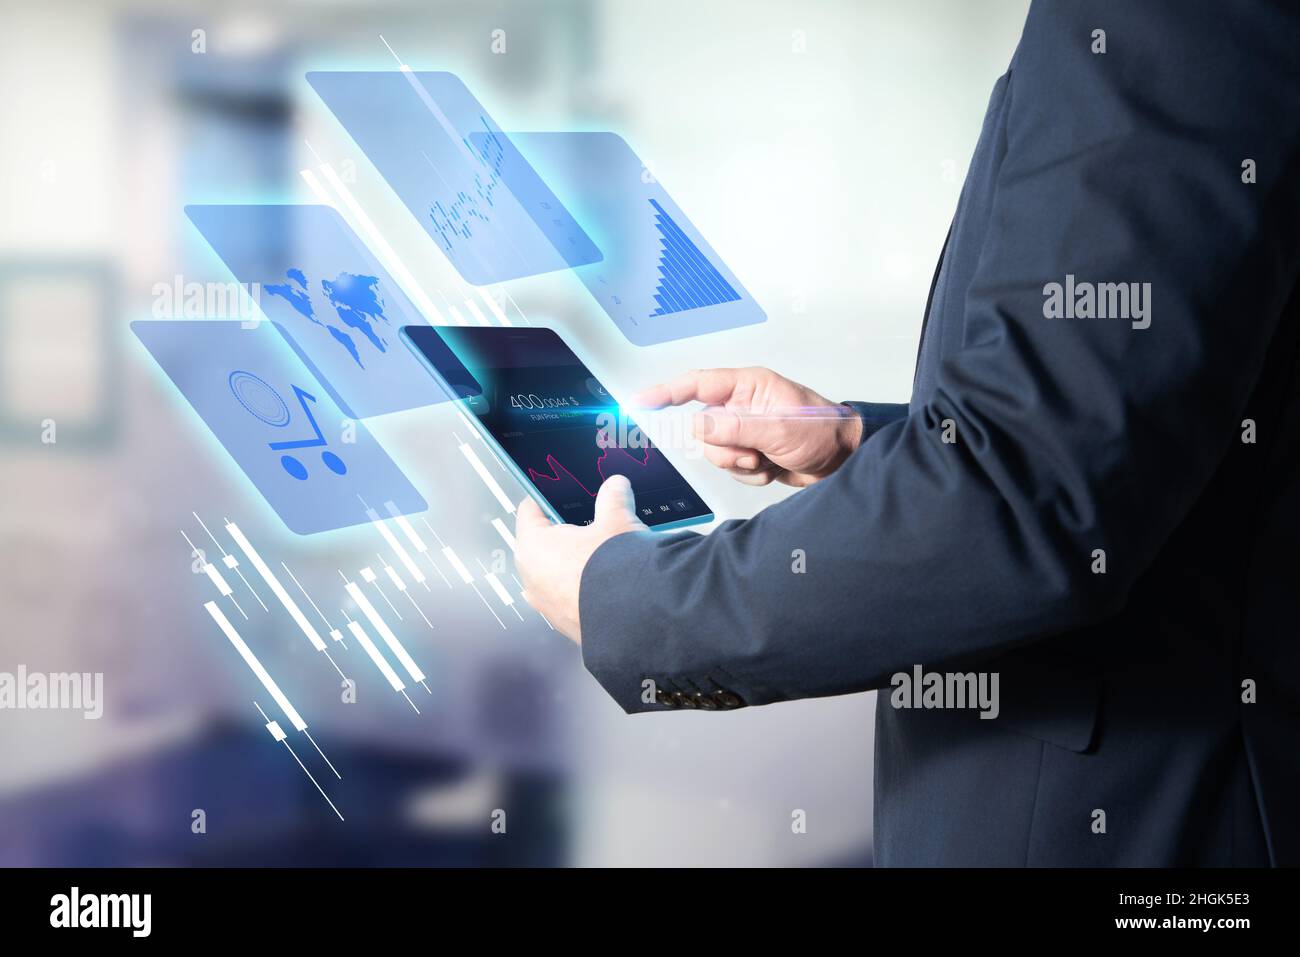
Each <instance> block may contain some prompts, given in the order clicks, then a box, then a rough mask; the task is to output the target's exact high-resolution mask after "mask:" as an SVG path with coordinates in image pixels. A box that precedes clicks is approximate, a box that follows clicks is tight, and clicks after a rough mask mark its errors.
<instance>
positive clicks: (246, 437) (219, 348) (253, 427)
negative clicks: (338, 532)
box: [131, 320, 428, 535]
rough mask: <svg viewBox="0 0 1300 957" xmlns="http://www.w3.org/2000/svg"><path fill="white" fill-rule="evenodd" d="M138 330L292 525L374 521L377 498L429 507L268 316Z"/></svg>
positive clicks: (138, 325)
mask: <svg viewBox="0 0 1300 957" xmlns="http://www.w3.org/2000/svg"><path fill="white" fill-rule="evenodd" d="M131 329H132V331H133V332H134V333H135V334H136V337H137V338H138V339H139V340H140V341H141V342H142V343H143V344H144V347H145V348H146V349H148V350H149V352H150V354H151V355H152V356H153V357H154V359H155V361H157V363H158V365H159V366H161V367H162V370H163V371H164V372H165V373H167V376H168V378H170V379H171V380H172V382H173V383H174V384H175V386H176V388H177V389H179V390H180V392H181V394H182V395H183V396H185V398H186V400H188V401H189V403H190V405H191V406H192V407H193V408H194V411H195V412H197V413H198V415H199V418H201V419H202V420H203V421H204V422H205V423H207V426H208V428H209V429H211V430H212V434H213V435H215V436H216V438H217V441H219V442H220V443H221V444H222V445H223V446H224V447H225V449H226V451H227V452H229V453H230V456H231V458H233V459H234V460H235V462H236V463H237V464H238V465H239V467H240V468H241V469H243V471H244V474H245V475H247V476H248V478H249V480H250V481H251V482H252V483H253V484H254V485H255V486H256V487H257V490H258V491H259V492H261V493H262V496H263V498H265V499H266V501H267V503H268V504H269V505H270V506H271V507H272V508H273V509H275V511H276V512H277V513H278V514H279V516H280V518H281V519H283V520H284V524H285V525H287V526H288V527H289V529H290V530H291V531H294V532H297V533H298V534H299V535H310V534H313V533H315V532H324V531H328V530H330V529H335V528H344V527H347V526H349V525H360V524H363V523H367V522H369V521H370V518H369V516H367V514H366V507H367V505H368V506H369V507H371V508H374V507H376V503H379V506H380V507H382V506H384V505H385V504H386V503H388V502H392V503H393V504H394V505H395V507H396V508H397V509H398V511H400V512H401V513H402V514H411V513H414V512H423V511H424V510H425V509H426V508H428V506H427V504H426V503H425V501H424V499H423V498H421V497H420V493H419V492H417V491H416V490H415V488H414V487H413V486H412V485H411V483H410V482H409V481H408V480H407V478H406V476H405V475H403V474H402V472H401V470H400V469H398V467H397V466H396V464H394V462H393V460H392V459H390V458H389V457H388V453H386V452H385V451H384V450H383V448H382V447H380V445H379V443H378V442H377V441H376V440H375V438H374V436H373V435H371V434H370V432H369V431H368V430H367V429H366V427H365V426H364V425H363V424H362V423H360V422H356V421H353V420H351V419H350V417H348V416H345V415H344V413H343V412H342V410H340V409H339V407H338V406H337V405H336V404H335V403H334V402H333V401H332V400H331V399H330V397H329V395H328V394H327V393H326V392H325V390H324V389H322V388H321V387H320V383H318V382H317V381H316V379H315V378H314V377H313V376H312V375H311V373H310V372H309V371H308V370H307V367H306V366H304V365H303V364H302V362H300V361H299V359H298V357H297V356H296V355H294V352H293V350H292V349H290V348H289V347H288V346H287V345H285V343H284V341H283V340H282V339H281V338H280V336H278V335H276V333H275V332H273V331H272V330H271V328H270V326H269V324H267V323H259V324H257V325H256V326H253V327H251V328H249V327H245V326H243V325H241V324H240V323H238V322H230V321H215V322H213V321H194V320H159V321H156V322H133V323H131ZM399 348H401V347H400V346H399ZM401 351H403V352H406V351H407V350H406V349H405V348H402V350H401ZM412 358H414V357H412ZM421 371H422V372H423V370H421ZM424 375H425V376H426V377H427V376H428V373H427V372H424Z"/></svg>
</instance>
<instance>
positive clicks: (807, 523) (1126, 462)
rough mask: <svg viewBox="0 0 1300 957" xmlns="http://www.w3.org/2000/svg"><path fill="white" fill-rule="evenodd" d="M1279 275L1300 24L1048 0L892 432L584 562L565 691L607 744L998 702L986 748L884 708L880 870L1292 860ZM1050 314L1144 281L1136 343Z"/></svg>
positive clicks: (1287, 270)
mask: <svg viewBox="0 0 1300 957" xmlns="http://www.w3.org/2000/svg"><path fill="white" fill-rule="evenodd" d="M1095 30H1104V31H1105V52H1104V53H1103V52H1094V50H1095V48H1096V47H1097V45H1098V44H1097V39H1098V37H1097V36H1096V35H1095V34H1094V31H1095ZM1248 160H1249V161H1253V162H1250V163H1248V162H1247V161H1248ZM1252 170H1253V176H1252V175H1251V171H1252ZM1252 179H1253V182H1251V181H1249V180H1252ZM1298 275H1300V5H1296V4H1294V3H1290V2H1276V3H1270V2H1256V0H1239V2H1235V3H1232V4H1222V3H1212V2H1206V0H1190V2H1189V0H1178V2H1174V0H1160V2H1134V0H1125V2H1110V3H1090V4H1078V3H1044V2H1038V3H1035V4H1034V6H1033V8H1032V9H1031V11H1030V14H1029V18H1028V21H1027V23H1026V25H1025V30H1024V35H1023V37H1022V38H1021V41H1020V45H1019V47H1018V49H1017V51H1016V53H1015V56H1014V58H1013V59H1012V62H1011V66H1010V69H1009V70H1008V72H1007V73H1006V75H1005V76H1003V77H1001V78H1000V79H999V80H998V81H997V82H996V84H995V86H994V89H993V94H992V99H991V101H990V103H989V108H988V115H987V117H986V119H985V122H984V128H983V132H982V134H981V136H980V139H979V143H978V145H977V147H976V149H975V153H974V156H973V158H972V161H971V165H970V172H969V175H968V176H967V179H966V183H965V186H964V188H963V190H962V194H961V199H960V202H959V204H958V207H957V212H956V216H955V219H954V220H953V223H952V228H951V231H950V233H949V239H948V242H947V243H946V245H945V251H944V253H943V254H942V256H941V263H940V268H939V269H938V272H937V274H936V277H935V282H934V284H933V289H932V292H931V301H930V304H929V306H928V308H927V314H926V324H925V327H924V330H923V337H922V346H921V351H920V356H919V360H918V365H917V370H916V380H915V388H914V393H913V396H912V401H911V404H910V407H904V406H900V407H894V408H892V409H891V408H890V407H887V406H879V405H874V406H862V407H860V411H861V412H862V413H863V414H864V419H865V420H866V422H867V423H868V432H869V433H870V434H869V438H867V439H866V440H865V441H864V442H863V444H862V445H861V447H860V448H859V449H858V450H857V451H856V452H855V453H854V454H853V455H852V456H850V458H849V459H848V460H847V461H846V462H845V463H844V465H843V466H841V468H840V469H839V471H838V472H836V473H835V474H834V475H832V476H831V477H829V478H827V479H825V480H823V481H821V482H819V483H817V484H816V485H814V486H812V487H810V488H808V489H805V490H803V491H800V492H798V493H797V494H795V495H793V496H791V497H790V498H788V499H787V500H785V501H783V502H782V503H780V504H778V505H775V506H773V507H771V508H767V509H765V510H763V511H762V512H760V513H759V514H758V515H756V516H755V517H754V518H752V519H750V520H748V521H738V522H728V523H726V524H724V525H722V526H721V527H719V528H718V529H717V530H716V531H714V532H713V533H712V534H711V535H708V536H700V535H696V534H693V533H676V534H656V533H653V532H638V533H631V534H627V535H622V536H619V537H617V538H614V539H612V540H611V541H609V542H607V543H606V544H604V545H603V546H602V547H601V548H600V549H599V550H598V551H597V552H596V553H595V555H594V556H593V558H592V560H591V562H590V563H589V565H588V567H587V569H586V571H585V573H584V575H583V580H582V591H581V619H582V633H583V656H584V659H585V662H586V665H587V667H588V668H589V670H590V671H591V672H592V674H593V675H595V677H596V678H597V679H598V680H599V681H600V682H601V683H602V685H603V686H604V687H605V688H606V689H607V690H608V692H609V693H610V694H611V695H612V696H613V697H614V698H615V699H616V700H617V701H618V703H619V704H620V705H622V706H623V707H624V709H626V710H627V711H629V712H631V711H664V710H672V709H677V710H682V709H686V708H697V709H698V708H705V709H712V710H717V709H727V708H733V707H741V706H746V705H762V704H768V703H770V702H777V701H783V700H787V699H792V698H805V697H813V696H819V695H837V694H844V693H849V692H857V691H865V690H868V689H878V688H882V687H883V688H888V686H889V683H890V680H891V676H892V675H894V674H895V673H898V672H904V671H908V672H910V671H911V670H912V668H913V666H914V665H917V664H920V665H922V666H924V668H925V669H926V670H927V671H996V672H997V673H998V674H999V687H1000V699H1001V702H1000V704H1001V713H1000V715H999V716H998V717H997V718H996V719H995V720H981V719H980V718H979V717H978V712H976V711H974V710H952V709H950V710H924V709H913V710H902V709H895V708H894V707H892V706H891V704H890V700H889V698H890V695H889V693H888V691H882V692H881V694H880V696H879V697H880V701H879V704H878V711H877V724H876V756H875V762H876V763H875V774H876V806H875V815H876V820H875V835H876V837H875V843H876V859H877V861H878V862H879V863H881V864H886V865H889V864H901V865H948V864H953V865H1017V866H1018V865H1026V864H1027V865H1044V864H1052V865H1056V864H1060V865H1105V864H1120V865H1174V864H1193V865H1229V864H1258V863H1269V862H1272V863H1275V864H1297V863H1300V634H1298V633H1297V623H1298V622H1300V560H1298V557H1297V556H1298V555H1300V367H1298V366H1297V362H1298V359H1300V354H1298V353H1297V342H1298V339H1297V332H1298V331H1300V296H1298V295H1297V277H1298ZM1068 276H1073V277H1074V279H1073V280H1067V277H1068ZM1067 281H1070V282H1073V283H1075V284H1076V286H1075V288H1076V289H1082V288H1083V287H1082V286H1079V285H1077V284H1081V283H1094V284H1099V283H1150V301H1149V308H1150V312H1149V317H1150V325H1149V327H1148V328H1145V329H1143V328H1135V327H1134V323H1133V322H1132V321H1129V320H1126V319H1124V318H1107V319H1101V318H1077V317H1076V318H1048V317H1047V315H1046V314H1045V304H1046V302H1047V298H1048V296H1047V294H1046V293H1045V287H1047V288H1050V287H1048V284H1050V283H1058V284H1061V285H1062V286H1064V285H1065V284H1066V283H1067ZM1111 305H1112V307H1113V309H1114V311H1119V310H1120V309H1121V308H1122V307H1121V306H1120V305H1119V304H1118V302H1117V301H1116V302H1113V303H1111ZM1139 324H1140V323H1139ZM1245 420H1252V422H1253V430H1252V428H1251V425H1250V424H1249V423H1247V424H1245V425H1243V423H1244V422H1245ZM1252 432H1253V434H1252ZM945 433H947V435H948V436H949V437H950V438H954V437H955V442H945V441H944V435H945ZM1252 438H1253V441H1250V439H1252ZM795 550H802V552H803V554H804V556H805V559H804V560H805V562H806V571H805V572H804V573H802V574H798V573H795V572H794V571H793V568H794V567H795V564H796V562H795V556H794V552H795ZM1097 550H1102V551H1103V552H1104V558H1105V571H1104V573H1102V572H1099V570H1098V569H1099V568H1100V564H1099V562H1098V560H1097V556H1098V554H1099V552H1098V551H1097ZM647 680H649V681H653V682H654V685H653V687H654V689H655V690H656V691H657V698H656V699H654V700H652V701H651V702H649V703H647V702H646V701H645V699H644V695H643V688H645V687H647V686H646V685H645V684H644V682H645V681H647ZM1252 689H1253V690H1252ZM1098 812H1101V813H1100V815H1099V813H1098ZM1103 824H1104V827H1102V826H1101V825H1103Z"/></svg>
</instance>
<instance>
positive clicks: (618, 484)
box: [596, 475, 640, 525]
mask: <svg viewBox="0 0 1300 957" xmlns="http://www.w3.org/2000/svg"><path fill="white" fill-rule="evenodd" d="M628 522H636V523H637V524H640V523H639V520H638V519H637V517H636V496H635V495H634V494H633V492H632V483H631V482H629V481H628V480H627V476H625V475H611V476H610V477H609V478H607V479H606V480H605V481H604V483H603V484H602V485H601V486H600V489H599V490H598V491H597V492H596V524H597V525H604V524H610V523H612V524H616V525H626V524H627V523H628Z"/></svg>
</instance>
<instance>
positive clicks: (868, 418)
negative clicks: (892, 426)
mask: <svg viewBox="0 0 1300 957" xmlns="http://www.w3.org/2000/svg"><path fill="white" fill-rule="evenodd" d="M840 405H847V406H848V407H849V408H850V409H852V410H853V411H854V412H856V413H857V414H858V418H860V419H861V420H862V441H863V442H865V441H867V439H869V438H871V437H872V436H873V435H875V434H876V433H877V432H879V431H880V430H881V429H883V428H884V427H885V426H887V425H889V423H891V422H897V421H899V420H900V419H905V418H907V411H908V406H907V404H906V403H901V402H841V403H840Z"/></svg>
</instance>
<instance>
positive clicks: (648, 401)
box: [632, 369, 862, 486]
mask: <svg viewBox="0 0 1300 957" xmlns="http://www.w3.org/2000/svg"><path fill="white" fill-rule="evenodd" d="M692 401H698V402H703V403H704V404H705V406H706V408H705V409H703V410H701V411H700V412H697V413H696V415H695V420H694V422H693V428H694V432H695V437H696V438H697V439H699V440H700V442H701V443H703V445H704V455H705V458H707V459H708V460H709V461H710V462H712V463H713V464H714V465H716V466H718V467H719V468H723V469H726V470H727V471H728V472H730V473H731V475H732V476H733V477H734V478H735V479H736V480H737V481H739V482H744V483H745V484H746V485H767V484H768V483H770V482H774V481H775V482H783V483H785V484H786V485H795V486H804V485H811V484H812V483H813V482H816V481H818V480H819V479H823V478H825V477H826V476H827V475H830V474H831V473H832V472H834V471H835V470H836V469H837V468H839V467H840V464H841V463H842V462H843V461H844V460H845V459H846V458H848V457H849V453H851V452H852V451H853V450H854V449H856V448H857V447H858V444H859V443H860V442H861V441H862V421H861V420H860V419H859V418H858V416H857V415H856V414H855V413H854V411H853V410H852V409H850V408H848V407H847V406H843V405H836V404H835V403H834V402H831V401H830V400H829V399H826V398H823V397H822V396H820V395H818V394H817V393H816V392H814V391H813V390H812V389H809V388H806V387H805V386H801V385H799V383H797V382H791V381H790V380H789V379H786V378H783V377H781V376H779V375H777V374H776V373H775V372H773V371H772V370H770V369H704V370H696V371H694V372H688V373H686V374H685V375H683V376H679V377H678V378H676V379H674V380H673V381H672V382H669V383H667V384H665V385H658V386H655V387H654V388H652V389H647V390H646V391H645V392H642V393H641V394H640V395H638V396H636V397H634V398H633V400H632V402H633V404H634V405H640V406H643V407H646V408H651V409H662V408H664V407H665V406H669V405H683V404H685V403H687V402H692Z"/></svg>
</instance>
